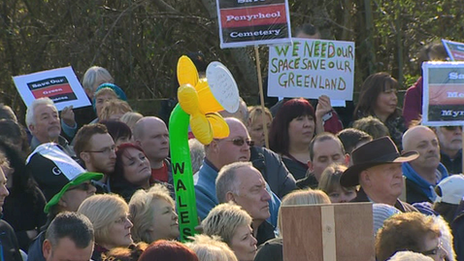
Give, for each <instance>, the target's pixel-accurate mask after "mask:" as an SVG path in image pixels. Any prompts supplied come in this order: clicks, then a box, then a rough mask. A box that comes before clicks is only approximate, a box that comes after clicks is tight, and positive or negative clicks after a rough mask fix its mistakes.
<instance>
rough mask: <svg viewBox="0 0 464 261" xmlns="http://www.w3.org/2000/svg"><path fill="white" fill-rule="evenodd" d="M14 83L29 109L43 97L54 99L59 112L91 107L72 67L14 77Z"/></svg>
mask: <svg viewBox="0 0 464 261" xmlns="http://www.w3.org/2000/svg"><path fill="white" fill-rule="evenodd" d="M13 81H14V83H15V85H16V89H18V92H19V94H20V95H21V97H22V98H23V101H24V103H25V104H26V106H27V107H29V106H30V105H31V103H32V101H34V100H35V99H38V98H42V97H49V98H50V99H52V100H53V102H54V103H55V106H56V108H57V109H58V111H61V110H62V109H63V108H64V107H67V106H71V105H72V106H73V107H74V108H80V107H85V106H90V105H91V104H90V101H89V98H88V97H87V95H86V94H85V91H84V89H83V88H82V86H81V84H80V83H79V80H78V79H77V77H76V74H75V73H74V71H73V69H72V67H71V66H69V67H64V68H58V69H53V70H48V71H42V72H36V73H31V74H27V75H21V76H14V77H13Z"/></svg>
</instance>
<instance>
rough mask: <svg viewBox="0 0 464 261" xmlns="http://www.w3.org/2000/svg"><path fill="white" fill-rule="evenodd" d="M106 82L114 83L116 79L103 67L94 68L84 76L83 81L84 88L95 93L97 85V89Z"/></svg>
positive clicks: (88, 70)
mask: <svg viewBox="0 0 464 261" xmlns="http://www.w3.org/2000/svg"><path fill="white" fill-rule="evenodd" d="M105 82H109V83H114V79H113V77H112V76H111V74H110V73H109V72H108V70H106V69H105V68H103V67H100V66H92V67H90V68H89V69H87V71H86V72H85V74H84V79H83V80H82V87H84V89H87V90H90V91H92V92H95V87H94V86H95V84H96V83H97V84H98V85H97V87H98V86H99V85H100V84H102V83H105Z"/></svg>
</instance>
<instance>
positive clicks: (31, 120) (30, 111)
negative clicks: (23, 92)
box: [26, 97, 56, 131]
mask: <svg viewBox="0 0 464 261" xmlns="http://www.w3.org/2000/svg"><path fill="white" fill-rule="evenodd" d="M42 104H43V105H52V106H53V107H54V108H55V110H56V106H55V103H54V102H53V101H52V100H51V99H50V98H48V97H43V98H38V99H35V100H34V101H33V102H32V103H31V105H30V106H29V107H28V108H27V110H26V125H27V128H28V129H29V131H30V130H31V129H30V127H29V126H30V125H35V115H34V110H35V108H36V107H37V106H39V105H42Z"/></svg>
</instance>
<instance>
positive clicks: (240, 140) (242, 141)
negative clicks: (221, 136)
mask: <svg viewBox="0 0 464 261" xmlns="http://www.w3.org/2000/svg"><path fill="white" fill-rule="evenodd" d="M224 141H230V142H232V144H234V145H235V146H238V147H241V146H243V144H245V143H246V144H247V145H248V146H250V147H253V146H254V145H255V142H254V141H252V140H246V139H244V138H234V139H231V140H224Z"/></svg>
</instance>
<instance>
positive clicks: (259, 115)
mask: <svg viewBox="0 0 464 261" xmlns="http://www.w3.org/2000/svg"><path fill="white" fill-rule="evenodd" d="M263 113H264V114H265V116H264V117H263ZM271 123H272V114H271V111H270V110H269V109H268V108H266V107H264V112H263V108H262V107H261V106H248V120H247V121H246V127H247V129H248V133H249V134H250V138H251V140H252V141H254V142H255V145H256V146H260V147H262V146H264V145H266V142H265V139H264V137H265V136H264V124H266V126H267V127H266V130H267V131H268V132H269V130H270V129H271Z"/></svg>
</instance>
